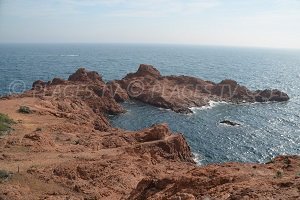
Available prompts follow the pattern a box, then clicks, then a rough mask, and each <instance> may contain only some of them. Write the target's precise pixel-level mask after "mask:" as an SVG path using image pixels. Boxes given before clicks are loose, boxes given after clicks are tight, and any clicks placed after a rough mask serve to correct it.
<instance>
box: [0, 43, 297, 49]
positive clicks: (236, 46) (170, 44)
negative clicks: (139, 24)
mask: <svg viewBox="0 0 300 200" xmlns="http://www.w3.org/2000/svg"><path fill="white" fill-rule="evenodd" d="M9 44H14V45H16V44H20V45H23V44H24V45H26V44H32V45H39V44H41V45H51V44H53V45H56V44H65V45H68V44H87V45H91V44H95V45H97V44H98V45H99V44H104V45H166V46H195V47H223V48H224V47H225V48H226V47H227V48H247V49H274V50H300V47H271V46H251V45H241V46H238V45H228V44H220V45H219V44H192V43H163V42H0V45H9Z"/></svg>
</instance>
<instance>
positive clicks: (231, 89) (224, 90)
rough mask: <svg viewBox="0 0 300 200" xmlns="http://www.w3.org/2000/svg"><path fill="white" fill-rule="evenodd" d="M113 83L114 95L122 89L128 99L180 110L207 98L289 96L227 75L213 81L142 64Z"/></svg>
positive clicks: (276, 98)
mask: <svg viewBox="0 0 300 200" xmlns="http://www.w3.org/2000/svg"><path fill="white" fill-rule="evenodd" d="M114 84H116V85H117V86H120V87H122V89H123V90H120V91H121V94H122V95H121V97H120V95H118V97H117V99H120V100H124V99H126V98H127V96H126V95H125V91H126V92H127V94H128V96H129V97H130V98H132V99H136V100H139V101H142V102H144V103H148V104H150V105H153V106H157V107H161V108H166V109H171V110H173V111H175V112H180V113H191V112H192V111H191V110H190V108H191V107H201V106H206V105H208V104H209V101H211V100H212V101H227V102H233V103H242V102H255V101H258V102H263V101H287V100H288V99H289V97H288V95H287V94H286V93H283V92H281V91H279V90H264V91H256V92H254V91H251V90H249V89H247V88H246V87H245V86H242V85H239V84H238V83H237V82H236V81H234V80H230V79H226V80H223V81H221V82H220V83H218V84H216V83H214V82H211V81H205V80H202V79H200V78H195V77H189V76H162V75H161V74H160V72H159V71H158V70H157V69H156V68H154V67H153V66H151V65H144V64H143V65H140V67H139V69H138V71H137V72H136V73H130V74H127V75H126V76H125V77H124V78H123V79H122V80H119V81H114Z"/></svg>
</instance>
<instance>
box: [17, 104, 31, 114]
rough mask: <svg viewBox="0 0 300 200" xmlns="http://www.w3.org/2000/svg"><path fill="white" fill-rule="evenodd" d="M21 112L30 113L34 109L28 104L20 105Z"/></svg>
mask: <svg viewBox="0 0 300 200" xmlns="http://www.w3.org/2000/svg"><path fill="white" fill-rule="evenodd" d="M19 113H23V114H30V113H32V111H31V110H30V108H29V107H27V106H20V108H19Z"/></svg>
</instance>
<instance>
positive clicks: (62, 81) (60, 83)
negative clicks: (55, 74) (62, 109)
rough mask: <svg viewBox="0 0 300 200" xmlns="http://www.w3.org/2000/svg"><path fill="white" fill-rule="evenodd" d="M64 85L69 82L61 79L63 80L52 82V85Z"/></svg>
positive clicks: (55, 79) (58, 79)
mask: <svg viewBox="0 0 300 200" xmlns="http://www.w3.org/2000/svg"><path fill="white" fill-rule="evenodd" d="M64 84H67V81H65V80H63V79H61V78H54V79H53V80H52V81H51V85H64Z"/></svg>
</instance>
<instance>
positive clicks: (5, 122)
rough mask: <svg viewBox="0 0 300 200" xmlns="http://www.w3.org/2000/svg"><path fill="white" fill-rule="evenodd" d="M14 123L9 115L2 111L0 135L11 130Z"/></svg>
mask: <svg viewBox="0 0 300 200" xmlns="http://www.w3.org/2000/svg"><path fill="white" fill-rule="evenodd" d="M14 123H15V122H14V121H13V120H12V119H10V118H9V117H8V116H7V115H5V114H2V113H0V135H2V134H3V133H5V132H8V131H9V130H11V125H12V124H14Z"/></svg>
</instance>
